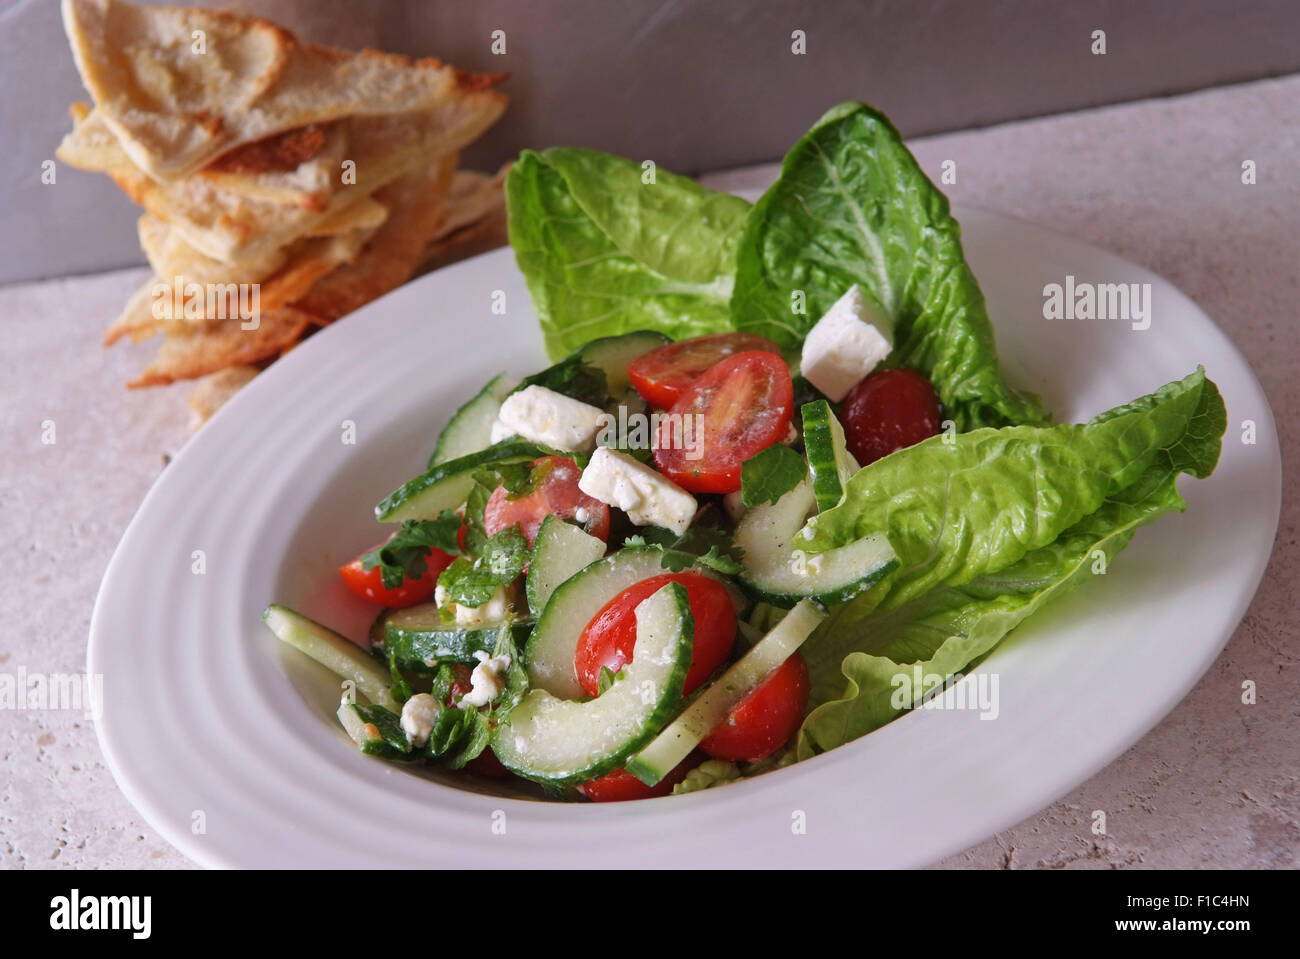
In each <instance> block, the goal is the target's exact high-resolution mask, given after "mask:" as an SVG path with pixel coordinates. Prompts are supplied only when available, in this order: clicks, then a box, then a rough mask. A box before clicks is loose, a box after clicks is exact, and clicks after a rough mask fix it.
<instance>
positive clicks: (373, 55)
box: [63, 0, 503, 182]
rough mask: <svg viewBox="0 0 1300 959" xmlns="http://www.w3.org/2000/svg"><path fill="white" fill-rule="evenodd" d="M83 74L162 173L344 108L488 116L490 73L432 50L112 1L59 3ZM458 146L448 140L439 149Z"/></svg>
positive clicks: (116, 125) (125, 142) (135, 156)
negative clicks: (359, 46) (356, 47)
mask: <svg viewBox="0 0 1300 959" xmlns="http://www.w3.org/2000/svg"><path fill="white" fill-rule="evenodd" d="M63 23H64V28H65V30H66V31H67V34H68V38H69V40H70V41H71V44H72V52H73V56H74V58H75V59H76V62H77V68H78V70H79V71H80V72H81V78H82V81H83V82H84V83H85V85H86V89H87V90H89V91H90V95H91V97H92V98H93V99H94V101H95V105H96V107H98V108H99V109H100V110H101V111H103V114H104V119H105V122H106V123H107V124H108V125H109V127H110V128H111V129H112V130H113V132H114V133H115V134H116V135H117V138H118V140H119V141H120V142H121V144H122V147H123V149H125V151H126V153H127V154H128V155H129V156H130V157H131V159H132V161H134V163H135V165H136V166H138V167H139V168H140V169H141V170H142V171H144V172H145V173H146V174H148V176H150V177H151V178H153V179H155V180H159V181H163V182H170V181H174V180H179V179H182V178H184V177H186V176H189V175H190V174H192V173H195V172H197V171H198V170H201V169H202V168H203V167H205V166H207V165H208V164H209V163H211V162H212V161H213V160H215V159H216V158H217V157H218V156H220V155H221V154H223V153H226V152H227V151H230V150H233V149H235V148H236V147H239V146H242V145H244V144H247V143H253V142H255V141H258V140H263V139H265V138H266V137H270V136H273V135H275V134H278V133H283V132H284V131H286V130H294V129H297V128H299V127H305V126H309V125H311V124H318V123H328V122H329V121H331V120H337V119H339V118H341V117H345V116H354V115H356V116H364V115H373V114H385V113H408V112H413V111H426V112H431V113H443V112H446V113H454V112H457V111H459V110H461V109H462V108H463V107H464V105H465V104H466V103H467V102H470V103H473V104H475V108H476V109H478V110H481V111H482V112H484V113H488V114H492V115H493V117H494V118H495V115H496V114H499V113H500V107H501V106H502V105H503V103H502V101H503V98H502V97H501V95H500V94H498V93H496V92H495V91H493V90H492V89H490V86H491V78H483V77H472V76H466V75H462V74H460V73H458V72H457V71H456V70H455V69H454V68H452V67H449V66H447V65H445V64H443V63H442V62H441V61H439V60H436V59H427V60H417V61H412V60H411V59H410V58H409V57H403V56H397V55H395V54H386V53H379V52H377V51H373V50H364V51H361V52H360V53H353V52H349V51H345V50H335V49H331V48H328V47H321V46H316V45H314V44H309V43H300V42H299V41H298V40H297V38H296V37H294V35H293V34H292V33H290V32H289V31H288V30H285V29H284V28H282V27H279V26H276V25H275V24H273V23H269V22H267V21H266V20H259V19H257V18H254V17H241V16H237V15H235V14H232V13H227V12H224V11H214V10H203V9H199V8H194V7H142V6H134V5H132V4H129V3H121V2H118V0H63ZM463 145H464V143H451V144H448V145H447V147H446V149H447V150H454V149H458V148H459V147H461V146H463Z"/></svg>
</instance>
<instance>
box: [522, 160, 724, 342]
mask: <svg viewBox="0 0 1300 959" xmlns="http://www.w3.org/2000/svg"><path fill="white" fill-rule="evenodd" d="M642 176H643V170H642V167H641V165H640V164H638V163H636V162H635V161H633V160H629V159H626V158H624V157H616V156H612V155H610V154H607V153H598V152H596V151H594V150H580V149H576V148H567V147H566V148H556V149H551V150H546V151H544V152H542V153H536V152H533V151H531V150H525V151H524V152H523V153H522V154H521V155H520V157H519V160H518V161H517V162H516V163H515V164H514V166H513V167H511V170H510V174H509V176H508V177H507V178H506V203H507V209H508V213H509V232H510V243H511V246H513V247H514V250H515V258H516V259H517V261H518V263H519V268H520V270H521V271H522V272H523V274H524V278H525V279H526V280H527V282H528V289H529V291H530V293H531V294H532V298H533V305H534V306H535V308H536V310H537V315H538V319H539V320H540V322H541V327H542V334H543V336H544V338H545V342H546V351H547V353H548V354H549V355H550V356H551V358H552V359H558V358H560V357H563V356H564V355H566V354H568V353H570V352H572V351H573V350H575V349H577V348H578V347H580V346H582V345H583V344H585V343H587V342H589V341H591V340H593V339H596V338H597V337H601V336H612V335H615V334H619V333H627V332H630V331H632V330H646V329H650V330H658V331H659V332H661V333H664V334H665V335H667V336H670V337H672V338H673V339H681V338H683V337H689V336H699V335H701V334H705V333H716V332H718V331H720V330H727V329H730V328H731V314H730V309H729V305H728V304H729V300H730V297H731V289H732V271H733V265H734V260H735V247H736V242H737V239H738V238H739V234H740V228H741V223H742V221H743V219H744V216H745V214H746V212H747V211H748V210H749V203H747V202H746V201H745V200H742V199H740V198H739V197H734V196H730V195H729V194H725V193H718V192H716V191H714V190H709V189H707V188H705V187H702V186H700V185H699V184H698V183H695V182H694V181H692V180H689V179H687V178H685V177H680V176H676V175H675V174H672V173H669V172H667V171H664V170H656V171H655V176H654V182H653V183H645V182H643V180H642Z"/></svg>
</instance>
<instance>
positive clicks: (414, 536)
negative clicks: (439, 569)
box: [361, 509, 461, 589]
mask: <svg viewBox="0 0 1300 959" xmlns="http://www.w3.org/2000/svg"><path fill="white" fill-rule="evenodd" d="M460 526H461V519H460V517H459V516H457V515H456V514H455V513H453V512H452V511H451V510H446V509H445V510H443V511H442V512H441V513H439V514H438V518H437V519H420V520H416V519H408V520H407V521H406V522H404V523H403V524H402V528H401V529H400V530H398V531H397V532H396V533H394V534H393V537H392V538H391V539H390V540H389V541H388V542H387V543H385V544H384V545H383V546H380V547H378V548H377V549H372V550H371V551H370V552H368V553H365V554H363V555H362V557H361V568H362V569H364V570H371V569H374V568H375V567H376V566H379V567H382V568H381V570H380V577H381V578H382V579H383V582H384V588H385V589H397V588H398V587H399V586H401V585H402V583H403V582H405V581H406V580H408V579H419V578H420V577H421V576H423V575H424V574H425V572H426V571H427V570H428V568H429V565H428V562H427V560H428V556H429V550H430V549H440V550H442V551H443V552H444V553H449V554H451V555H452V556H455V555H457V554H458V553H459V552H460V546H459V545H458V544H457V542H456V534H457V533H458V532H459V531H460Z"/></svg>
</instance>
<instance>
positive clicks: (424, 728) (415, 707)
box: [401, 693, 442, 748]
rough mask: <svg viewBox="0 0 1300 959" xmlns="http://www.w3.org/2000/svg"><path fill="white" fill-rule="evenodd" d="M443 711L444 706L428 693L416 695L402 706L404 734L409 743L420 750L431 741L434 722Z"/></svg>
mask: <svg viewBox="0 0 1300 959" xmlns="http://www.w3.org/2000/svg"><path fill="white" fill-rule="evenodd" d="M441 711H442V704H441V703H439V702H438V700H436V699H434V698H433V697H432V696H430V695H429V694H428V693H416V694H415V695H414V696H412V697H411V698H410V699H408V700H407V701H406V702H405V703H403V704H402V719H401V722H402V732H404V733H406V738H407V741H409V742H410V744H411V745H412V746H415V747H416V748H419V747H421V746H423V745H424V744H425V743H427V742H428V741H429V733H431V732H432V731H433V723H434V720H436V719H437V718H438V713H439V712H441Z"/></svg>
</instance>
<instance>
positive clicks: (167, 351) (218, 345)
mask: <svg viewBox="0 0 1300 959" xmlns="http://www.w3.org/2000/svg"><path fill="white" fill-rule="evenodd" d="M313 322H314V318H313V317H312V316H310V315H309V314H307V313H304V312H303V311H302V310H297V309H294V308H293V307H291V306H286V307H281V308H280V309H278V310H266V311H263V313H262V315H261V317H260V322H259V323H258V326H257V329H255V330H245V329H243V327H242V324H240V322H239V321H238V320H234V321H231V320H217V321H216V322H212V323H205V324H201V325H196V326H195V327H194V328H193V329H190V328H186V329H177V330H169V331H168V333H167V338H166V340H165V341H164V342H163V345H162V349H160V350H159V351H158V355H157V356H155V357H154V360H153V362H152V363H150V364H149V366H148V367H147V368H146V369H145V370H144V372H142V373H141V374H140V375H139V376H138V377H136V378H135V379H134V380H132V381H131V382H130V383H128V384H127V386H129V387H131V389H138V388H140V387H143V386H166V385H167V384H169V383H175V382H176V381H177V380H192V379H197V378H198V377H200V376H206V375H207V374H209V373H216V372H217V371H218V370H224V369H226V368H227V367H231V366H246V365H249V364H252V363H256V362H257V361H258V360H263V359H266V358H267V357H270V356H275V355H277V354H278V353H279V352H280V351H281V350H283V349H285V348H286V347H288V346H289V345H291V344H293V343H296V342H297V341H298V339H299V338H300V337H301V336H302V334H303V331H304V330H306V329H307V327H308V326H310V325H311V324H312V323H313Z"/></svg>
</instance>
